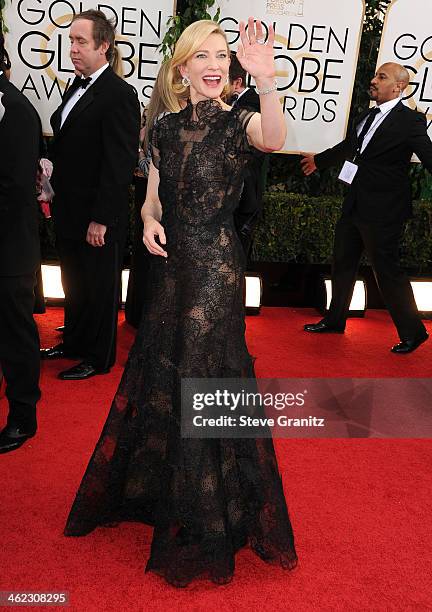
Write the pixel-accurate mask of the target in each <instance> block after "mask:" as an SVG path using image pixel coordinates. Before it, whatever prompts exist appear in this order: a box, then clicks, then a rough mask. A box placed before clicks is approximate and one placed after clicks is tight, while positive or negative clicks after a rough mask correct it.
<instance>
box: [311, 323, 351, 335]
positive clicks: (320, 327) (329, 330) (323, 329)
mask: <svg viewBox="0 0 432 612" xmlns="http://www.w3.org/2000/svg"><path fill="white" fill-rule="evenodd" d="M303 329H304V330H305V331H307V332H313V333H315V334H343V333H344V331H345V329H344V328H343V327H333V325H328V324H327V323H326V322H325V321H319V322H318V323H308V324H307V325H305V326H304V327H303Z"/></svg>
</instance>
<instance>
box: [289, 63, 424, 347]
mask: <svg viewBox="0 0 432 612" xmlns="http://www.w3.org/2000/svg"><path fill="white" fill-rule="evenodd" d="M408 84H409V74H408V71H407V70H406V69H405V68H404V67H403V66H401V65H400V64H396V63H393V62H389V63H386V64H383V65H382V66H380V67H379V68H378V70H377V72H376V74H375V76H374V77H373V79H372V81H371V86H370V90H369V93H370V97H371V99H372V100H374V101H375V102H376V106H375V107H373V108H371V109H369V110H368V111H366V112H365V113H363V114H362V115H361V116H360V117H359V118H358V119H357V121H355V124H354V129H353V130H352V131H351V133H350V134H349V135H348V136H347V138H346V139H345V140H344V141H343V142H341V143H339V144H337V145H336V146H335V147H333V148H331V149H327V150H326V151H324V152H322V153H320V154H318V155H305V156H304V157H303V159H302V161H301V164H302V168H303V172H304V174H305V175H306V176H308V175H310V174H312V173H313V172H314V171H315V170H316V169H320V170H321V169H324V168H328V167H329V166H332V165H334V164H337V163H344V165H343V168H342V170H341V174H340V175H339V178H340V179H341V180H343V181H344V182H345V183H347V184H348V185H349V188H348V192H347V194H346V197H345V200H344V204H343V209H342V215H341V217H340V219H339V221H338V223H337V225H336V234H335V242H334V251H333V270H332V288H333V292H332V293H333V297H332V301H331V304H330V308H329V311H328V313H327V314H326V316H325V317H324V319H322V320H321V321H319V322H318V323H311V324H308V325H305V326H304V329H305V331H308V332H312V333H343V332H344V330H345V324H346V319H347V316H348V310H349V305H350V302H351V297H352V293H353V289H354V283H355V280H356V275H357V270H358V266H359V263H360V259H361V256H362V254H363V251H364V250H365V251H366V253H367V255H368V259H369V261H370V263H371V265H372V268H373V271H374V274H375V278H376V281H377V284H378V287H379V289H380V291H381V294H382V296H383V298H384V302H385V304H386V306H387V308H388V310H389V313H390V315H391V317H392V319H393V322H394V324H395V326H396V329H397V332H398V334H399V337H400V342H399V343H398V344H395V345H394V346H393V347H392V348H391V351H392V352H393V353H398V354H406V353H411V352H412V351H414V350H415V349H417V348H418V347H419V346H420V344H422V343H423V342H425V341H426V340H427V339H428V334H427V332H426V329H425V327H424V325H423V323H422V321H421V319H420V316H419V313H418V310H417V306H416V303H415V300H414V295H413V292H412V288H411V285H410V283H409V281H408V278H407V276H406V275H405V273H404V271H403V270H402V269H401V267H400V264H399V243H400V238H401V235H402V232H403V229H404V225H405V222H406V220H407V219H408V218H409V217H411V216H412V202H411V189H410V181H409V174H408V172H409V168H410V160H411V157H412V154H413V153H416V154H417V156H418V157H419V159H420V161H421V162H422V163H423V164H424V166H426V168H427V169H428V170H429V171H430V172H431V171H432V142H431V140H430V138H429V136H428V134H427V125H426V117H425V115H424V114H422V113H419V112H417V111H413V110H412V109H410V108H408V107H407V106H405V105H404V104H403V103H402V100H401V97H402V92H403V91H404V90H405V88H406V87H407V85H408Z"/></svg>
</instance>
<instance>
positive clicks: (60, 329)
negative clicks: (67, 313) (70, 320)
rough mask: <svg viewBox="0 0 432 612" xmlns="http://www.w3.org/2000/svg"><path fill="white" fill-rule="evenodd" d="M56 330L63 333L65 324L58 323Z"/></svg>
mask: <svg viewBox="0 0 432 612" xmlns="http://www.w3.org/2000/svg"><path fill="white" fill-rule="evenodd" d="M55 330H56V331H58V332H61V333H63V332H64V330H65V326H64V325H59V326H58V327H56V328H55Z"/></svg>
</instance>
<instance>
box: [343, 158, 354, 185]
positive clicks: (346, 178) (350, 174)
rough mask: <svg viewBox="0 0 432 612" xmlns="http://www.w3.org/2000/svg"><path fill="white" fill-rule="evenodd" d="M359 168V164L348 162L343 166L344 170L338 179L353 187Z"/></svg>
mask: <svg viewBox="0 0 432 612" xmlns="http://www.w3.org/2000/svg"><path fill="white" fill-rule="evenodd" d="M357 170H358V166H357V164H353V162H350V161H346V162H345V163H344V165H343V166H342V170H341V171H340V174H339V176H338V179H339V180H340V181H342V182H343V183H346V184H347V185H351V183H352V182H353V180H354V177H355V175H356V174H357Z"/></svg>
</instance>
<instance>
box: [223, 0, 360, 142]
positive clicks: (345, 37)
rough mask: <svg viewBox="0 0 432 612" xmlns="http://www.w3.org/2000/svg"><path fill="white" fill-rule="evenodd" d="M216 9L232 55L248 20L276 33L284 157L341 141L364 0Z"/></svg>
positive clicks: (233, 3) (279, 0) (267, 2)
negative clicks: (285, 131) (284, 128)
mask: <svg viewBox="0 0 432 612" xmlns="http://www.w3.org/2000/svg"><path fill="white" fill-rule="evenodd" d="M216 5H217V6H220V8H221V17H220V23H221V26H222V27H223V29H224V30H225V32H226V34H227V36H228V42H229V43H230V46H231V48H232V49H233V50H236V49H237V46H238V42H239V31H238V24H239V22H240V21H246V20H247V18H248V17H249V16H250V15H253V16H254V17H255V18H257V19H261V20H262V21H263V23H264V25H265V27H267V26H268V25H269V24H272V25H273V27H274V29H275V32H276V40H275V45H274V48H275V57H276V69H277V77H278V85H279V87H278V91H279V94H280V98H281V103H282V106H283V109H284V114H285V118H286V123H287V128H288V135H287V139H286V141H285V145H284V148H283V152H285V153H298V152H300V151H310V152H317V151H321V150H323V149H326V148H328V147H330V146H333V145H334V144H336V143H337V142H339V141H340V140H342V139H343V138H344V137H345V133H346V128H347V123H348V116H349V111H350V106H351V97H352V91H353V86H354V79H355V73H356V68H357V61H358V52H359V46H360V39H361V33H362V26H363V18H364V11H365V2H364V0H343V1H342V0H249V1H248V2H244V1H243V0H218V1H217V2H216ZM214 10H215V9H214ZM213 14H214V13H213ZM252 84H253V82H252Z"/></svg>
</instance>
